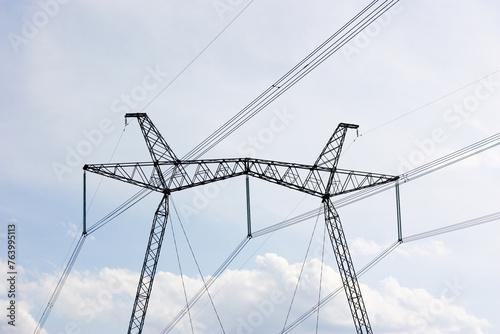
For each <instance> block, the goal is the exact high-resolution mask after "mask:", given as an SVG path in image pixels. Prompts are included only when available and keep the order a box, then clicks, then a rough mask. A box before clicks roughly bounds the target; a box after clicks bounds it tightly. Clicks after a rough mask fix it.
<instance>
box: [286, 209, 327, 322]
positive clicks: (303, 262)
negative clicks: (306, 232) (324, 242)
mask: <svg viewBox="0 0 500 334" xmlns="http://www.w3.org/2000/svg"><path fill="white" fill-rule="evenodd" d="M318 220H319V215H318V216H317V217H316V222H315V223H314V227H313V230H312V233H311V238H310V239H309V244H308V245H307V249H306V254H305V255H304V261H302V266H301V267H300V272H299V276H298V277H297V284H296V285H295V290H294V291H293V295H292V300H291V301H290V306H289V307H288V312H287V313H286V318H285V323H284V324H283V328H285V327H286V324H287V322H288V317H290V312H291V311H292V305H293V302H294V300H295V296H296V295H297V290H298V289H299V284H300V279H301V278H302V273H303V272H304V267H305V266H306V261H307V256H308V255H309V250H310V249H311V244H312V241H313V238H314V233H315V232H316V227H317V226H318Z"/></svg>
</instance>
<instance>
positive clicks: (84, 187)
mask: <svg viewBox="0 0 500 334" xmlns="http://www.w3.org/2000/svg"><path fill="white" fill-rule="evenodd" d="M86 234H87V179H86V176H85V171H83V235H86Z"/></svg>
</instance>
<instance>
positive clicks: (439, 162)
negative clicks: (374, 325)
mask: <svg viewBox="0 0 500 334" xmlns="http://www.w3.org/2000/svg"><path fill="white" fill-rule="evenodd" d="M498 145H500V133H497V134H495V135H492V136H490V137H487V138H485V139H483V140H480V141H478V142H476V143H473V144H471V145H469V146H466V147H464V148H462V149H460V150H457V151H455V152H452V153H450V154H448V155H445V156H443V157H441V158H438V159H436V160H433V161H431V162H429V163H427V164H425V165H422V166H420V167H417V168H415V169H412V170H410V171H408V172H406V173H405V174H404V175H406V176H405V177H404V178H405V179H406V181H405V182H410V181H412V180H415V179H417V178H420V177H422V176H424V175H427V174H429V173H431V172H435V171H438V170H440V169H442V168H444V167H446V166H449V165H451V164H453V163H457V162H459V161H462V160H464V159H466V158H469V157H472V156H475V155H476V154H478V153H481V152H483V151H485V150H487V149H491V148H493V147H496V146H498ZM402 178H403V176H402ZM392 188H393V185H382V186H379V187H374V188H371V189H366V190H364V191H360V192H359V193H358V194H351V195H348V196H345V197H343V198H341V199H339V200H336V201H334V202H333V204H334V206H335V207H336V208H342V207H345V206H348V205H350V204H353V203H356V202H358V201H360V200H363V199H365V198H368V197H371V196H374V195H376V194H379V193H381V192H384V191H386V190H389V189H392ZM322 214H323V208H322V207H318V208H316V209H313V210H310V211H307V212H304V213H302V214H300V215H298V216H295V217H292V218H289V219H285V220H283V221H281V222H279V223H277V224H273V225H271V226H268V227H265V228H263V229H260V230H257V231H254V232H252V237H253V238H258V237H261V236H263V235H268V234H269V235H270V234H272V233H274V232H276V231H278V230H281V229H283V228H287V227H290V226H293V225H296V224H298V223H301V222H304V221H306V220H309V219H312V218H315V217H317V216H318V215H322ZM248 241H249V239H248V238H244V239H243V241H242V242H241V243H240V245H239V246H238V247H237V248H236V249H235V250H234V251H233V253H231V255H230V256H229V257H228V258H227V259H226V260H225V261H224V263H223V265H221V266H220V267H219V269H218V270H217V271H216V273H214V275H212V276H211V278H210V280H209V281H207V285H208V286H210V285H212V284H213V283H214V282H215V281H216V280H217V278H218V277H219V275H220V274H221V273H222V272H223V271H224V270H225V269H226V268H227V266H229V264H230V263H231V262H232V261H233V260H234V259H235V257H236V256H237V255H238V254H239V252H241V250H242V249H243V247H244V246H245V245H246V244H247V243H248ZM266 241H267V239H266ZM393 246H394V245H393ZM394 247H396V246H394ZM390 251H392V250H390ZM382 254H385V253H382ZM383 256H385V255H383ZM376 259H378V257H377V258H376ZM373 265H374V264H372V266H373ZM362 270H363V269H362ZM339 291H340V290H339ZM203 293H204V290H203V288H201V289H200V291H198V293H197V294H196V295H195V297H196V298H193V299H191V300H190V302H189V305H191V306H192V305H193V304H194V303H196V302H197V301H198V299H199V298H200V297H201V296H202V295H203ZM185 313H186V309H182V310H181V311H180V312H179V313H178V314H177V316H176V317H175V318H174V320H172V322H171V323H170V324H169V325H168V326H167V327H166V328H165V329H164V330H163V331H162V334H166V333H168V332H170V330H171V329H173V328H174V326H175V324H177V322H178V321H179V320H180V319H181V318H182V317H183V316H184V314H185Z"/></svg>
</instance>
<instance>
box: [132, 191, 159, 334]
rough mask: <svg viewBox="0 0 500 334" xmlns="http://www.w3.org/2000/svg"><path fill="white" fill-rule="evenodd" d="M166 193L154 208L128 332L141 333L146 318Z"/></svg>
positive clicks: (157, 256) (157, 253)
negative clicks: (155, 208) (154, 211)
mask: <svg viewBox="0 0 500 334" xmlns="http://www.w3.org/2000/svg"><path fill="white" fill-rule="evenodd" d="M168 211H169V206H168V194H165V195H164V196H163V199H162V200H161V202H160V205H159V206H158V209H157V210H156V213H155V216H154V219H153V226H152V227H151V233H150V235H149V242H148V247H147V249H146V255H145V257H144V263H143V265H142V271H141V277H140V278H139V285H138V287H137V293H136V295H135V301H134V307H133V309H132V316H131V317H130V323H129V326H128V331H127V333H128V334H132V333H134V334H135V333H138V334H140V333H142V327H143V326H144V320H145V318H146V311H147V308H148V304H149V297H150V296H151V290H152V289H153V280H154V278H155V274H156V266H157V264H158V258H159V257H160V250H161V245H162V242H163V236H164V235H165V228H166V226H167V218H168Z"/></svg>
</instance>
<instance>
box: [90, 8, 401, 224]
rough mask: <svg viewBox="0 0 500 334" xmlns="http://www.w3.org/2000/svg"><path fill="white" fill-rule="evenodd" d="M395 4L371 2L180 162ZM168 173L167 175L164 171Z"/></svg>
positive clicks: (121, 208) (194, 156)
mask: <svg viewBox="0 0 500 334" xmlns="http://www.w3.org/2000/svg"><path fill="white" fill-rule="evenodd" d="M398 1H399V0H385V1H380V0H375V1H372V2H371V3H370V4H368V6H366V7H365V8H364V9H363V10H361V11H360V12H359V13H358V14H357V15H356V16H355V17H354V18H352V19H351V20H350V21H349V22H347V23H346V24H345V25H344V26H342V27H341V28H340V29H339V30H338V31H336V32H335V33H334V34H333V35H332V36H330V37H329V38H328V39H327V40H326V41H325V42H323V43H322V44H321V45H320V46H318V47H317V48H316V49H315V50H314V51H313V52H311V53H310V54H309V55H308V56H306V57H305V58H304V59H303V60H302V61H300V62H299V63H298V64H297V65H295V66H294V67H293V68H292V69H291V70H290V71H288V72H287V73H286V74H285V75H284V76H283V77H281V78H280V79H279V80H278V81H276V82H275V83H274V84H272V85H271V86H270V87H269V88H267V89H266V90H265V91H264V92H263V93H262V94H260V95H259V96H258V97H257V98H255V99H254V100H253V101H252V102H250V103H249V104H248V105H247V106H246V107H245V108H243V109H242V110H241V111H240V112H238V113H237V114H236V115H235V116H233V117H232V118H231V119H229V120H228V121H227V122H226V123H224V124H223V125H222V126H221V127H219V128H218V129H217V130H215V131H214V132H213V133H212V134H211V135H209V136H208V137H207V138H206V139H204V140H203V141H202V142H201V143H200V144H198V145H197V146H195V147H194V148H193V149H192V150H191V151H189V152H188V153H187V154H186V155H185V156H184V157H183V160H187V159H198V158H199V157H201V156H202V155H203V154H205V153H207V152H208V151H209V150H211V149H212V148H213V147H214V146H215V145H217V144H218V143H220V142H221V141H222V140H224V139H225V138H227V136H229V135H230V134H231V133H233V132H234V131H236V130H237V129H238V128H239V127H241V126H242V125H243V124H244V123H246V122H247V121H249V120H250V119H251V118H252V117H254V116H255V115H256V114H257V113H259V112H260V111H262V110H263V109H264V108H265V107H266V106H267V105H269V104H270V103H271V102H272V101H274V100H275V99H276V98H277V97H279V96H280V95H281V94H283V93H284V92H285V91H287V90H288V89H289V88H291V87H292V86H293V85H294V84H296V83H297V82H298V81H299V80H301V79H302V78H303V77H305V76H306V75H307V74H309V73H310V72H311V71H312V70H313V69H315V68H316V67H317V66H319V65H320V64H321V63H323V62H324V61H325V60H326V59H327V58H328V57H330V56H331V55H333V54H334V53H335V52H337V51H338V50H339V49H340V48H341V47H342V46H343V45H345V44H346V43H348V42H349V41H350V40H352V38H354V37H355V36H357V35H358V34H359V33H360V32H361V31H362V30H363V29H365V28H366V27H367V26H368V25H370V24H371V23H372V22H373V21H375V20H376V19H377V18H379V17H380V16H381V15H383V14H384V13H385V12H387V11H388V10H389V9H390V8H392V6H394V5H395V4H396V3H397V2H398ZM167 172H168V171H167ZM150 193H151V190H148V189H141V190H140V191H138V192H137V193H136V194H135V195H133V196H132V197H131V198H129V199H128V200H126V201H125V202H124V203H122V204H121V205H120V206H119V207H117V208H116V209H115V210H113V211H112V212H111V213H109V214H108V215H106V216H105V217H103V218H102V219H101V220H99V221H98V222H97V223H95V224H94V226H93V227H91V229H92V231H94V230H97V229H99V228H100V227H102V226H103V225H105V224H107V223H108V222H109V221H111V220H113V219H115V218H116V217H118V216H119V215H120V214H122V213H123V212H124V211H126V210H128V209H129V208H130V207H131V206H133V205H134V204H136V203H137V202H139V201H140V200H142V199H143V198H144V197H146V196H147V195H149V194H150Z"/></svg>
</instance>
